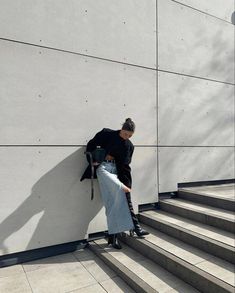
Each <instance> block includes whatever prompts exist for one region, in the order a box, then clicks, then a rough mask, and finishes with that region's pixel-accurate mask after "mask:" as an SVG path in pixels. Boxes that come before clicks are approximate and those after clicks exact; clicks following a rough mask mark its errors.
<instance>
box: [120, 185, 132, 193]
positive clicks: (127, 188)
mask: <svg viewBox="0 0 235 293" xmlns="http://www.w3.org/2000/svg"><path fill="white" fill-rule="evenodd" d="M122 189H123V190H124V192H126V193H127V192H131V189H130V188H129V187H127V186H126V185H124V184H123V187H122Z"/></svg>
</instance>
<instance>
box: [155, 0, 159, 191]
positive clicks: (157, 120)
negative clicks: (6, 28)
mask: <svg viewBox="0 0 235 293" xmlns="http://www.w3.org/2000/svg"><path fill="white" fill-rule="evenodd" d="M158 41H159V40H158V0H156V79H157V80H156V116H157V117H156V123H157V128H156V131H157V143H156V145H157V150H156V154H157V174H156V175H157V176H156V179H157V182H156V184H157V196H159V158H158V153H159V152H158V133H159V129H158V125H159V115H158V102H159V101H158V85H159V84H158V68H159V67H158Z"/></svg>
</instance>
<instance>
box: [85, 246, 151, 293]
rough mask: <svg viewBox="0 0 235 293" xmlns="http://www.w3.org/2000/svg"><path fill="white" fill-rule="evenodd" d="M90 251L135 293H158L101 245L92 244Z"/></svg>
mask: <svg viewBox="0 0 235 293" xmlns="http://www.w3.org/2000/svg"><path fill="white" fill-rule="evenodd" d="M88 247H89V249H91V251H92V252H94V253H95V254H96V255H97V256H98V257H99V258H100V259H101V260H102V261H103V262H104V263H106V264H107V265H108V266H109V267H110V268H111V269H112V270H114V271H115V273H117V275H118V276H119V277H120V278H121V279H122V280H124V281H125V282H126V283H127V285H128V286H130V287H131V288H132V289H133V290H134V291H135V292H138V293H143V292H150V293H154V292H155V293H156V290H155V289H154V288H153V287H151V286H150V285H149V284H148V283H146V282H145V281H144V280H143V279H141V278H140V277H139V276H138V275H137V274H135V273H134V272H133V271H131V270H130V269H129V268H128V267H126V266H125V265H123V264H122V263H121V262H119V261H118V260H117V259H116V258H115V257H113V256H112V255H111V254H110V253H109V252H108V251H106V250H105V249H103V248H102V247H101V246H100V245H99V244H97V243H95V242H93V243H92V242H90V243H89V245H88Z"/></svg>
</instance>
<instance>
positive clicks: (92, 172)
mask: <svg viewBox="0 0 235 293" xmlns="http://www.w3.org/2000/svg"><path fill="white" fill-rule="evenodd" d="M85 154H86V155H88V156H89V158H90V165H91V200H93V198H94V176H95V167H94V165H93V157H92V153H91V152H85Z"/></svg>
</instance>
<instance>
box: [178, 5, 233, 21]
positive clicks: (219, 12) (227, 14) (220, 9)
mask: <svg viewBox="0 0 235 293" xmlns="http://www.w3.org/2000/svg"><path fill="white" fill-rule="evenodd" d="M177 1H178V2H180V3H183V4H185V5H188V6H191V7H193V8H195V9H199V10H201V11H203V12H205V13H208V14H211V15H213V16H216V17H219V18H221V19H224V20H226V21H228V22H231V18H232V14H233V12H234V9H235V8H234V6H235V3H234V0H226V2H225V1H224V0H210V1H208V0H207V1H205V0H177Z"/></svg>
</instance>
